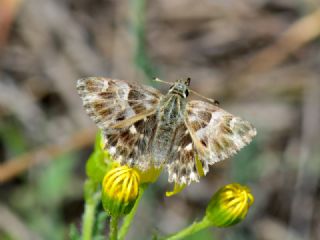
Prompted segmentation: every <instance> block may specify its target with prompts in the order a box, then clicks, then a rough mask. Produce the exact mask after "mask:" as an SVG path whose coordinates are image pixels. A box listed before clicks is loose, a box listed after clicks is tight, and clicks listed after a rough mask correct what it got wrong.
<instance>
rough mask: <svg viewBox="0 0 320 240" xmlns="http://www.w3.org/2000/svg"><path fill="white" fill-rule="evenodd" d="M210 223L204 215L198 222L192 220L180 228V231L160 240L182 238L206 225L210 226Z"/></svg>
mask: <svg viewBox="0 0 320 240" xmlns="http://www.w3.org/2000/svg"><path fill="white" fill-rule="evenodd" d="M211 226H212V224H211V223H210V221H209V220H208V219H207V218H206V217H204V218H203V219H202V220H201V221H200V222H194V223H193V224H191V225H190V226H189V227H186V228H185V229H182V230H181V231H179V232H177V233H174V234H172V235H170V236H168V237H165V238H163V239H162V240H177V239H184V238H185V237H187V236H189V235H191V234H194V233H196V232H198V231H200V230H202V229H205V228H207V227H211Z"/></svg>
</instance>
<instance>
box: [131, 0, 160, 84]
mask: <svg viewBox="0 0 320 240" xmlns="http://www.w3.org/2000/svg"><path fill="white" fill-rule="evenodd" d="M146 4H147V1H146V0H131V6H130V7H131V9H132V11H131V12H132V21H131V23H132V24H131V26H132V30H133V37H134V42H135V47H134V50H135V53H134V61H135V64H136V66H137V68H138V69H140V70H142V72H143V73H144V75H145V76H146V80H148V81H149V83H150V84H151V85H153V84H154V82H153V81H152V80H151V79H152V78H153V77H154V76H155V75H156V69H155V68H154V67H153V66H152V63H151V61H150V59H149V57H148V55H147V52H146V49H145V46H146V36H145V35H146V33H145V31H146Z"/></svg>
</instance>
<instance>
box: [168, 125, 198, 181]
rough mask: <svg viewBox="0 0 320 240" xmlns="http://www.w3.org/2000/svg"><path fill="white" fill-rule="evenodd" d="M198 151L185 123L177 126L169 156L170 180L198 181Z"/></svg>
mask: <svg viewBox="0 0 320 240" xmlns="http://www.w3.org/2000/svg"><path fill="white" fill-rule="evenodd" d="M195 158H196V151H195V149H194V143H193V141H192V137H191V135H190V133H189V130H188V129H187V127H186V125H185V124H184V123H182V124H180V125H179V126H178V127H177V128H176V135H175V140H174V142H173V143H172V149H171V153H170V155H169V157H168V163H167V169H168V175H169V178H168V179H169V182H176V183H178V184H180V185H181V184H190V183H191V182H192V181H198V180H199V175H198V172H197V169H196V163H195Z"/></svg>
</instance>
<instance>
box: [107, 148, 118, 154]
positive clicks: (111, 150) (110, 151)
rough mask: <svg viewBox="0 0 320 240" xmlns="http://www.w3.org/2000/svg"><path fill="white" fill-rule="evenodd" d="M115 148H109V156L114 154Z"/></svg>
mask: <svg viewBox="0 0 320 240" xmlns="http://www.w3.org/2000/svg"><path fill="white" fill-rule="evenodd" d="M116 150H117V149H116V147H111V148H109V153H110V154H111V155H114V154H115V153H116Z"/></svg>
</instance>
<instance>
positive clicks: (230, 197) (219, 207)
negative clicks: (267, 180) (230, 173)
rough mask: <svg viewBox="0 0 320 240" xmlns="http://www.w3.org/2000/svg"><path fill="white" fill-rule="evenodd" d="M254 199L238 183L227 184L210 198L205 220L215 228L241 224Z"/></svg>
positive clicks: (247, 190)
mask: <svg viewBox="0 0 320 240" xmlns="http://www.w3.org/2000/svg"><path fill="white" fill-rule="evenodd" d="M253 202H254V197H253V195H252V194H251V193H250V189H249V188H248V187H246V186H242V185H240V184H238V183H233V184H228V185H226V186H224V187H222V188H221V189H220V190H218V191H217V192H216V193H215V194H214V195H213V197H212V198H211V200H210V202H209V205H208V207H207V210H206V218H207V219H208V220H209V221H210V222H211V223H212V225H214V226H216V227H229V226H232V225H234V224H237V223H239V222H241V221H242V220H243V219H244V218H245V217H246V215H247V213H248V210H249V207H250V206H251V205H252V204H253Z"/></svg>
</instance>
